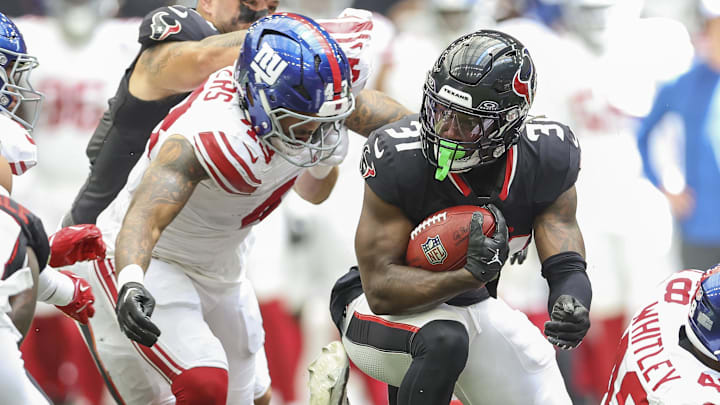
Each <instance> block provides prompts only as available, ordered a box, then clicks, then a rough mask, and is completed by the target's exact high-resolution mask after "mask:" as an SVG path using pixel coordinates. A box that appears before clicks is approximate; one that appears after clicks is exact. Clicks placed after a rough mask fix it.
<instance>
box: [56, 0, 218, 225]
mask: <svg viewBox="0 0 720 405" xmlns="http://www.w3.org/2000/svg"><path fill="white" fill-rule="evenodd" d="M215 34H218V31H217V30H216V29H215V27H213V26H212V24H210V23H209V22H208V21H206V20H205V19H204V18H202V16H201V15H200V14H198V13H197V11H195V10H193V9H191V8H187V7H183V6H168V7H161V8H158V9H156V10H154V11H152V12H150V13H149V14H148V15H146V16H145V18H144V19H143V21H142V24H141V25H140V34H139V37H138V41H139V42H140V44H141V45H142V48H141V50H140V52H139V53H138V56H136V57H135V60H134V61H133V62H132V64H131V65H130V67H128V68H127V70H125V74H124V75H123V77H122V79H121V80H120V85H119V86H118V89H117V92H116V93H115V96H114V97H113V98H111V99H110V100H109V101H108V109H107V110H106V111H105V113H104V114H103V116H102V118H101V119H100V122H99V123H98V126H97V128H96V129H95V132H94V133H93V135H92V138H90V142H89V143H88V147H87V156H88V158H89V160H90V166H91V172H90V176H89V177H88V179H87V180H86V182H85V184H84V185H83V187H82V188H81V189H80V192H79V193H78V195H77V197H75V201H74V202H73V207H72V215H71V217H66V218H65V219H64V220H63V226H67V225H71V224H94V223H95V221H96V219H97V216H98V215H99V214H100V213H101V212H102V211H103V210H104V209H105V208H106V207H107V206H108V205H109V204H110V202H111V201H112V200H114V199H115V197H116V196H117V194H118V193H119V192H120V190H122V188H123V186H125V183H126V182H127V177H128V175H129V174H130V170H131V169H132V168H133V166H135V163H137V161H138V159H140V156H141V155H142V153H143V151H144V150H145V144H146V143H147V140H148V138H149V137H150V134H151V132H152V130H153V128H154V127H155V125H157V123H158V122H160V121H161V120H162V119H163V118H165V116H166V115H167V114H168V112H169V111H170V109H171V108H172V107H173V106H175V105H176V104H178V103H179V102H180V101H182V100H183V99H185V97H187V95H188V94H190V93H181V94H175V95H172V96H169V97H166V98H164V99H161V100H153V101H145V100H141V99H139V98H137V97H135V96H133V95H132V94H130V91H129V90H128V86H129V82H130V75H131V74H132V72H133V69H134V68H135V63H137V60H138V58H139V56H140V54H141V53H142V52H143V51H145V50H146V49H148V48H151V47H153V46H155V45H157V44H160V43H163V42H168V41H200V40H202V39H204V38H206V37H209V36H211V35H215Z"/></svg>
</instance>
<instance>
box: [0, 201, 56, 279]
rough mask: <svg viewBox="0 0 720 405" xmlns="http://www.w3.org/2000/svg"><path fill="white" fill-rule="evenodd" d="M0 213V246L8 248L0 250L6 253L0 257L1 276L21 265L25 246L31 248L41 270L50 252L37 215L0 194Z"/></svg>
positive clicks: (10, 272) (7, 274) (24, 254)
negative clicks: (0, 236)
mask: <svg viewBox="0 0 720 405" xmlns="http://www.w3.org/2000/svg"><path fill="white" fill-rule="evenodd" d="M0 217H1V218H2V223H3V224H4V226H3V231H2V238H0V240H1V241H2V244H3V246H2V247H0V250H2V251H3V252H10V253H9V254H7V253H3V256H6V257H2V258H0V260H4V263H5V267H4V270H3V276H2V277H3V279H6V278H8V277H9V276H10V275H11V274H12V273H13V272H15V271H17V270H20V269H21V268H22V267H24V266H25V256H26V251H27V248H28V247H30V248H32V250H33V251H34V252H35V256H36V257H37V260H38V265H39V271H42V270H43V269H44V268H45V266H46V265H47V262H48V257H49V256H50V245H49V243H48V238H47V234H46V233H45V227H44V226H43V224H42V221H40V218H38V217H37V216H35V214H33V213H32V212H30V211H29V210H28V209H27V208H25V207H23V206H22V205H20V204H19V203H17V202H16V201H15V200H13V199H11V198H10V197H5V196H0ZM9 245H13V246H12V248H10V249H8V246H9Z"/></svg>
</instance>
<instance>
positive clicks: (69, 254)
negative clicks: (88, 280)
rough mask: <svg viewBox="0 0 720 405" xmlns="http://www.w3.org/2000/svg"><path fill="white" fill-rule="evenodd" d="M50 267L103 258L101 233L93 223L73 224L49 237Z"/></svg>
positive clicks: (103, 244)
mask: <svg viewBox="0 0 720 405" xmlns="http://www.w3.org/2000/svg"><path fill="white" fill-rule="evenodd" d="M49 242H50V261H49V263H48V264H49V265H50V267H64V266H70V265H72V264H75V263H76V262H81V261H86V260H97V259H104V258H105V243H104V242H103V239H102V233H101V232H100V229H98V228H97V227H96V226H95V225H90V224H83V225H73V226H68V227H65V228H62V229H60V230H59V231H57V232H55V233H54V234H53V235H52V236H50V238H49Z"/></svg>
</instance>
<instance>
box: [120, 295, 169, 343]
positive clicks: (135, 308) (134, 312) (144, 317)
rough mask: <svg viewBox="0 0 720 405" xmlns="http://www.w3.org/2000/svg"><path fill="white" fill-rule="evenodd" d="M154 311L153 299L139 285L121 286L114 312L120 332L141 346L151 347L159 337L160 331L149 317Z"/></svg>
mask: <svg viewBox="0 0 720 405" xmlns="http://www.w3.org/2000/svg"><path fill="white" fill-rule="evenodd" d="M154 310H155V299H154V298H153V296H152V294H150V291H148V290H147V289H146V288H145V287H144V286H143V285H142V284H141V283H136V282H128V283H125V284H123V286H122V288H121V289H120V293H119V294H118V302H117V306H116V312H117V317H118V322H119V323H120V330H122V332H123V333H124V334H125V336H127V337H128V338H130V339H132V340H134V341H136V342H138V343H140V344H141V345H144V346H147V347H152V345H154V344H155V342H157V340H158V337H159V336H160V329H158V327H157V326H156V325H155V324H154V323H152V321H151V320H150V316H151V315H152V313H153V311H154Z"/></svg>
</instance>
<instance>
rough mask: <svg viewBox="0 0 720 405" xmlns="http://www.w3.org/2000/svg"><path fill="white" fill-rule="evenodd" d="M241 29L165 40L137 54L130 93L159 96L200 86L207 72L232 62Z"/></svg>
mask: <svg viewBox="0 0 720 405" xmlns="http://www.w3.org/2000/svg"><path fill="white" fill-rule="evenodd" d="M245 32H246V31H245V30H242V31H235V32H229V33H227V34H222V35H213V36H210V37H207V38H205V39H203V40H201V41H183V42H166V43H162V44H158V45H155V46H154V47H152V48H148V49H146V50H145V51H143V53H142V54H141V55H140V58H139V59H138V62H137V64H135V69H134V70H133V73H132V75H131V76H130V85H129V88H130V93H132V95H134V96H135V97H138V98H140V99H142V100H159V99H161V98H165V97H168V96H171V95H173V94H178V93H184V92H187V91H191V90H194V89H195V88H196V87H198V86H200V85H201V84H202V83H203V81H205V79H207V78H208V76H210V74H211V73H213V72H215V71H216V70H218V69H222V68H223V67H225V66H229V65H232V64H233V63H234V61H235V59H236V58H237V56H238V55H239V54H240V48H241V47H242V43H243V41H244V40H245Z"/></svg>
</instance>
